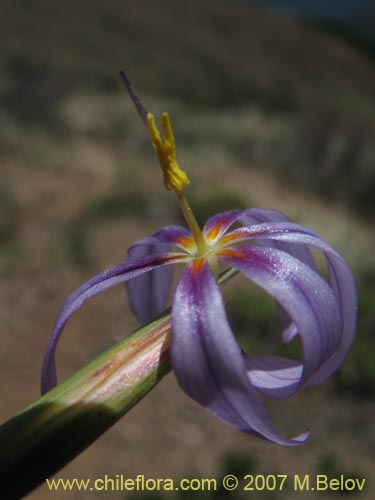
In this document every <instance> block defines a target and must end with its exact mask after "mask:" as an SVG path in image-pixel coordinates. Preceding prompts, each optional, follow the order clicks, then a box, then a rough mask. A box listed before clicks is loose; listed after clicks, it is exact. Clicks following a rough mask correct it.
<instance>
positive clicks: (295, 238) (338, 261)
mask: <svg viewBox="0 0 375 500" xmlns="http://www.w3.org/2000/svg"><path fill="white" fill-rule="evenodd" d="M233 233H236V234H238V235H239V234H242V237H243V239H248V238H251V239H257V238H261V239H263V240H264V239H265V238H268V239H271V240H274V241H280V242H284V243H294V244H301V245H306V246H309V247H312V248H317V249H318V250H321V251H322V252H323V253H324V254H325V257H326V260H327V267H328V270H329V275H330V284H331V287H332V290H333V292H334V293H335V295H336V297H337V300H338V302H339V305H340V313H341V319H342V334H341V342H340V345H339V347H338V349H337V350H336V351H335V352H334V353H333V354H332V356H331V358H330V359H329V360H327V361H326V362H325V364H324V365H323V366H322V367H321V369H320V370H319V372H318V373H316V374H315V375H314V377H312V378H311V379H310V381H309V383H308V385H315V384H319V383H321V382H323V381H324V380H326V379H327V378H329V377H330V376H331V375H332V374H333V373H334V372H335V371H337V370H338V369H339V368H340V366H341V365H342V364H343V362H344V361H345V359H346V357H347V355H348V353H349V351H350V349H351V346H352V345H353V342H354V339H355V332H356V322H357V294H356V286H355V281H354V277H353V273H352V272H351V270H350V268H349V266H348V265H347V263H346V262H345V261H344V259H343V258H342V257H341V255H339V254H338V253H337V252H336V251H335V250H333V248H332V247H330V246H329V245H328V244H327V243H326V242H325V241H323V240H322V239H321V238H319V236H317V235H316V234H315V233H314V232H313V231H311V230H310V229H307V228H305V227H303V226H300V225H298V224H293V223H273V224H272V223H270V224H259V225H257V226H251V227H248V228H241V229H238V230H235V231H233ZM237 241H239V240H237Z"/></svg>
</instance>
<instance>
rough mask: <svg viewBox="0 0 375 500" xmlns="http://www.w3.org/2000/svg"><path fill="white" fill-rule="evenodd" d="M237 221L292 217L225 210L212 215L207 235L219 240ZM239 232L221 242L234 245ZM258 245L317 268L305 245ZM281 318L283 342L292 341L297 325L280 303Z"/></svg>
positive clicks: (261, 211)
mask: <svg viewBox="0 0 375 500" xmlns="http://www.w3.org/2000/svg"><path fill="white" fill-rule="evenodd" d="M235 222H240V223H241V224H242V225H243V226H252V225H255V224H259V223H262V222H290V219H289V218H288V217H287V216H286V215H285V214H284V213H283V212H280V211H279V210H272V209H268V208H250V209H247V210H232V211H228V212H223V213H221V214H218V215H216V216H214V217H211V218H210V219H209V220H208V221H207V224H206V225H205V227H204V229H203V233H204V234H205V236H206V237H207V238H208V239H209V240H210V239H211V240H212V242H213V243H215V242H217V241H218V240H219V239H220V238H222V237H223V236H224V234H225V232H226V231H227V230H228V229H229V227H230V226H231V225H232V224H234V223H235ZM237 235H238V233H237V232H235V231H234V232H232V233H229V234H228V235H225V236H224V238H223V241H222V242H221V243H224V244H225V242H227V244H230V245H232V244H233V243H235V242H236V241H235V240H236V239H237V238H238V236H237ZM256 244H257V245H259V246H262V245H266V246H271V247H273V248H279V250H283V251H285V252H288V253H289V254H290V255H293V256H294V257H296V258H297V259H299V260H301V261H302V262H304V263H305V264H307V265H308V266H310V267H311V269H314V270H316V266H315V262H314V259H313V256H312V255H311V253H310V250H309V249H308V248H307V247H305V246H304V245H293V244H290V243H283V242H277V241H270V240H265V241H262V240H261V239H258V240H257V242H256ZM278 309H279V314H280V319H281V322H282V324H283V325H284V332H283V342H286V343H287V342H290V341H291V340H292V339H293V338H294V337H295V336H296V335H297V333H298V331H297V328H296V326H295V325H294V324H293V323H292V322H291V319H290V317H289V315H288V314H287V313H286V311H285V310H284V309H283V308H282V307H280V305H278Z"/></svg>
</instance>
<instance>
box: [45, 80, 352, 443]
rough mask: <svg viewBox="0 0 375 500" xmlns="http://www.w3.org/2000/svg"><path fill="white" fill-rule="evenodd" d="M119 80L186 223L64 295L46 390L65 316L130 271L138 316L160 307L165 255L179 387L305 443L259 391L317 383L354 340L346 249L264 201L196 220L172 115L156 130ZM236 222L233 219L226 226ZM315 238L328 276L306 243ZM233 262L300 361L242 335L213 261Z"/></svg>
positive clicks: (259, 431)
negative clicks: (278, 423) (261, 348)
mask: <svg viewBox="0 0 375 500" xmlns="http://www.w3.org/2000/svg"><path fill="white" fill-rule="evenodd" d="M122 76H123V79H124V83H125V85H126V87H127V89H128V91H129V94H130V95H131V97H132V99H133V101H134V102H135V104H136V106H137V108H138V110H139V111H140V114H141V117H142V119H143V120H144V121H145V123H146V124H147V125H148V128H149V131H150V134H151V140H152V143H153V146H154V149H155V151H156V153H157V155H158V157H159V161H160V164H161V167H162V170H163V175H164V184H165V186H166V188H167V189H169V190H172V191H175V193H176V194H177V197H178V200H179V202H180V205H181V209H182V212H183V214H184V216H185V219H186V221H187V224H188V226H189V229H190V231H189V230H188V229H186V228H184V227H179V226H167V227H164V228H162V229H161V230H159V231H157V232H156V233H154V234H153V235H152V236H149V237H146V238H144V239H142V240H140V241H138V242H136V243H135V244H133V245H132V246H131V247H130V249H129V251H128V258H127V260H126V261H125V262H124V263H122V264H119V265H117V266H115V267H113V268H111V269H109V270H107V271H105V272H104V273H101V274H99V275H97V276H95V277H94V278H92V279H91V280H89V281H88V282H87V283H85V284H83V285H82V286H81V287H80V288H79V289H78V290H77V291H76V292H74V293H73V294H72V295H71V296H70V297H69V298H68V299H67V301H66V302H65V304H64V306H63V308H62V310H61V312H60V314H59V316H58V318H57V320H56V323H55V326H54V328H53V331H52V334H51V338H50V341H49V344H48V346H47V350H46V355H45V358H44V363H43V368H42V390H43V392H45V391H47V390H49V389H50V388H52V387H53V386H54V385H55V384H56V370H55V363H54V352H55V349H56V345H57V342H58V339H59V337H60V334H61V332H62V330H63V328H64V325H65V323H66V322H67V320H68V319H69V317H70V316H71V315H72V314H73V313H74V312H75V311H76V310H77V309H79V308H80V307H81V306H82V305H83V303H84V302H85V301H86V300H87V299H88V298H90V297H92V296H93V295H96V294H98V293H99V292H102V291H104V290H106V289H107V288H109V287H111V286H113V285H115V284H117V283H120V282H126V283H127V289H128V293H129V300H130V305H131V307H132V309H133V311H134V312H135V314H136V315H137V317H138V318H139V319H140V320H142V321H145V322H146V321H149V320H151V319H152V318H154V317H155V316H156V315H158V314H159V313H160V312H161V311H162V310H163V309H164V307H165V305H166V301H167V297H168V294H169V291H170V287H171V283H172V269H171V266H170V265H171V264H178V263H181V264H185V269H184V271H183V272H182V275H181V277H180V279H179V281H178V284H177V287H176V290H175V293H174V298H173V303H172V311H171V317H172V344H171V353H170V354H171V361H172V367H173V371H174V373H175V376H176V378H177V381H178V383H179V385H180V386H181V388H182V389H183V390H184V391H185V392H186V393H187V394H188V395H189V396H190V397H191V398H193V399H194V400H195V401H197V402H198V403H199V404H200V405H202V406H203V407H204V408H205V409H206V410H208V411H209V412H211V413H212V414H213V415H215V416H216V417H217V418H219V419H220V420H222V421H224V422H226V423H227V424H229V425H231V426H233V427H235V428H236V429H239V430H241V431H244V432H247V433H249V434H252V435H255V436H258V437H261V438H264V439H266V440H269V441H272V442H275V443H278V444H283V445H297V444H300V443H303V442H304V441H305V440H306V439H307V437H308V435H309V433H308V432H304V433H302V434H300V435H298V436H296V437H294V438H287V437H285V436H283V435H282V434H280V433H279V432H278V431H277V430H276V429H275V428H274V427H273V425H272V423H271V422H270V419H269V417H268V415H267V413H266V411H265V409H264V407H263V405H262V403H261V402H260V400H259V399H258V396H257V394H258V393H260V394H262V395H264V396H267V397H269V398H273V399H285V398H289V397H290V396H292V395H293V394H294V393H296V392H297V391H298V390H300V389H302V388H304V387H309V386H313V385H316V384H319V383H321V382H323V381H324V380H326V379H327V378H329V377H330V376H331V375H332V374H333V373H334V372H335V371H336V370H337V369H338V368H340V366H341V365H342V364H343V362H344V360H345V358H346V356H347V354H348V352H349V350H350V348H351V345H352V343H353V340H354V336H355V326H356V290H355V283H354V279H353V275H352V273H351V271H350V269H349V267H348V265H347V264H346V263H345V261H344V260H343V258H342V257H341V256H340V255H339V254H338V253H337V252H336V251H335V250H333V249H332V248H331V247H330V246H329V245H328V244H327V243H325V242H324V241H323V240H322V239H321V238H320V237H319V236H318V235H317V234H315V233H314V232H313V231H311V230H310V229H307V228H305V227H303V226H300V225H298V224H294V223H292V222H291V221H290V220H289V219H288V218H287V217H286V216H285V215H284V214H282V213H281V212H279V211H277V210H270V209H257V208H253V209H249V210H244V211H239V210H232V211H228V212H224V213H220V214H218V215H215V216H214V217H212V218H210V219H209V220H208V221H207V223H206V225H205V226H204V227H203V230H201V229H200V228H199V226H198V224H197V221H196V219H195V218H194V215H193V213H192V211H191V208H190V206H189V204H188V202H187V200H186V198H185V196H184V194H183V192H182V189H183V188H184V187H185V186H186V185H187V184H188V183H189V180H188V178H187V176H186V174H185V173H184V172H182V170H181V169H180V168H179V166H178V164H177V161H176V152H175V146H174V139H173V133H172V129H171V126H170V121H169V117H168V115H167V114H166V113H164V114H163V115H162V128H163V138H162V137H161V136H160V133H159V132H158V130H157V128H156V126H155V122H154V118H153V116H152V115H151V114H147V113H146V112H145V111H144V108H143V107H142V104H141V103H140V101H139V99H138V97H137V96H136V95H135V92H134V89H133V88H132V87H131V85H130V83H129V82H128V80H127V79H126V77H125V76H124V75H122ZM235 224H237V225H240V227H234V228H233V226H234V225H235ZM310 247H311V248H315V249H318V250H321V251H322V252H323V253H324V255H325V258H326V262H327V267H328V271H329V282H327V281H326V280H325V279H324V278H323V277H322V276H321V275H320V274H319V273H318V271H317V268H316V266H315V263H314V259H313V257H312V254H311V253H310V250H309V248H310ZM219 264H220V265H224V266H229V267H231V268H233V269H234V270H236V271H238V272H240V273H242V274H243V275H244V276H246V277H247V278H249V279H250V280H252V281H253V282H254V283H256V284H257V285H258V286H260V287H261V288H263V289H264V290H265V291H266V292H268V293H269V294H270V295H271V297H273V298H274V299H275V300H276V302H277V304H278V305H279V307H280V313H281V318H282V321H283V323H284V327H285V329H284V333H283V340H284V341H285V342H289V341H290V340H291V339H292V338H294V337H295V336H296V335H299V337H300V341H301V344H302V351H303V360H302V361H301V362H298V361H295V360H291V359H287V358H283V357H280V356H254V355H251V354H246V353H244V352H243V351H242V350H241V348H240V347H239V346H238V344H237V342H236V340H235V338H234V336H233V333H232V331H231V328H230V325H229V323H228V320H227V316H226V312H225V305H224V302H223V298H222V295H221V291H220V288H219V284H218V280H217V278H218V266H219Z"/></svg>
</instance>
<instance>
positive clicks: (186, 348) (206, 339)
mask: <svg viewBox="0 0 375 500" xmlns="http://www.w3.org/2000/svg"><path fill="white" fill-rule="evenodd" d="M172 332H173V336H172V346H171V358H172V366H173V370H174V373H175V375H176V377H177V380H178V382H179V384H180V386H181V387H182V389H183V390H184V391H185V392H186V393H187V394H188V395H189V396H190V397H192V398H193V399H194V400H195V401H197V402H198V403H199V404H201V405H202V406H203V407H204V408H205V409H206V410H208V411H209V412H211V413H212V414H213V415H215V416H216V417H217V418H219V419H221V420H222V421H224V422H226V423H227V424H229V425H231V426H233V427H235V428H236V429H239V430H242V431H244V432H247V433H250V434H253V435H257V436H259V437H262V438H264V439H267V440H269V441H273V442H275V443H279V444H283V445H297V444H301V443H302V442H304V441H305V440H306V439H307V437H308V433H304V434H301V435H300V436H297V437H296V438H294V439H288V438H286V437H284V436H282V435H281V434H279V433H278V432H277V431H276V430H275V429H274V428H273V426H272V424H271V422H270V420H269V418H268V416H267V414H266V412H265V409H264V407H263V406H262V404H261V403H260V401H259V400H258V398H257V396H256V392H255V390H254V388H253V387H252V386H251V384H250V380H249V377H248V375H247V372H246V364H245V360H244V358H243V356H242V353H241V350H240V348H239V346H238V345H237V343H236V341H235V339H234V337H233V334H232V332H231V329H230V327H229V324H228V321H227V318H226V315H225V309H224V304H223V300H222V297H221V294H220V290H219V287H218V285H217V283H216V280H215V278H214V276H213V275H212V272H211V269H210V267H209V265H208V263H207V262H206V261H205V260H204V259H199V260H196V261H194V262H192V263H191V264H189V265H188V266H187V267H186V269H185V271H184V273H183V275H182V277H181V279H180V281H179V283H178V285H177V290H176V293H175V298H174V302H173V306H172Z"/></svg>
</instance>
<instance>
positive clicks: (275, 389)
mask: <svg viewBox="0 0 375 500" xmlns="http://www.w3.org/2000/svg"><path fill="white" fill-rule="evenodd" d="M244 358H245V363H246V367H247V370H248V376H249V378H250V382H251V383H252V385H253V386H254V387H255V388H256V389H257V391H259V392H260V393H262V394H263V395H264V396H267V397H269V398H273V399H286V398H288V397H289V396H290V395H291V394H293V393H294V392H295V391H296V389H297V387H298V384H299V383H300V380H301V378H302V371H303V364H302V363H300V362H299V361H295V360H293V359H287V358H282V357H280V356H249V355H245V354H244Z"/></svg>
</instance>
